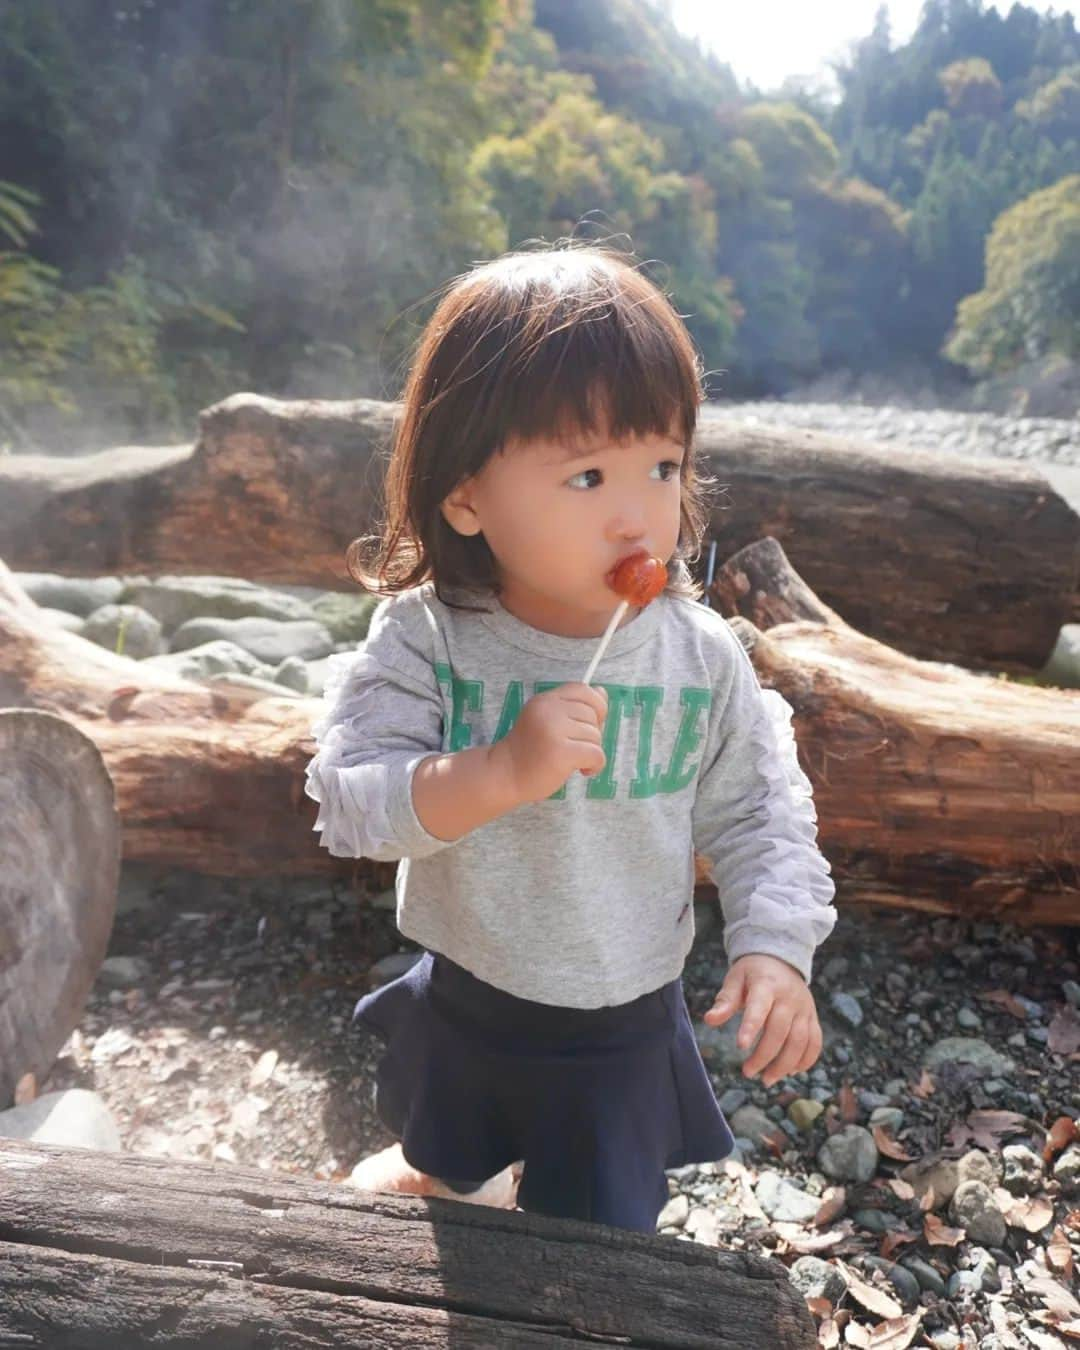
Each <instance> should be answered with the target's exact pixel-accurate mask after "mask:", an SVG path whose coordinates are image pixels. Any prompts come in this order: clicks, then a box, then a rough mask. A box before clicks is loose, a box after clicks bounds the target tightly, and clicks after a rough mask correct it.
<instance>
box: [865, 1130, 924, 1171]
mask: <svg viewBox="0 0 1080 1350" xmlns="http://www.w3.org/2000/svg"><path fill="white" fill-rule="evenodd" d="M870 1133H871V1134H872V1135H873V1136H874V1143H875V1144H877V1148H878V1152H879V1153H883V1154H884V1155H885V1157H886V1158H895V1159H896V1160H897V1162H913V1161H914V1159H913V1157H912V1155H911V1154H910V1153H908V1151H907V1150H906V1149H905V1148H904V1146H903V1144H900V1143H897V1141H896V1140H895V1139H894V1138H893V1136H892V1132H891V1131H890V1130H888V1129H887V1128H886V1127H885V1126H884V1125H871V1127H870Z"/></svg>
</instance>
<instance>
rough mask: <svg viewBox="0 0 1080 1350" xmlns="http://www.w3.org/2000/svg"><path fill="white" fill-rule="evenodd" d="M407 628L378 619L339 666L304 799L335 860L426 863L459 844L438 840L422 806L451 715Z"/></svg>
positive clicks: (335, 662) (333, 667)
mask: <svg viewBox="0 0 1080 1350" xmlns="http://www.w3.org/2000/svg"><path fill="white" fill-rule="evenodd" d="M402 628H403V625H402V624H401V622H400V621H399V617H398V615H396V614H395V615H389V614H388V613H387V611H386V610H385V609H382V611H381V613H380V612H379V611H377V612H376V616H375V617H374V618H373V621H372V625H371V631H370V633H369V636H368V640H367V642H366V643H365V645H364V647H363V648H362V649H361V650H359V651H356V652H345V653H339V654H337V655H334V656H331V657H330V658H329V665H328V676H327V680H326V686H325V692H324V694H323V704H322V711H321V714H320V715H319V716H318V718H317V719H316V720H315V722H314V723H313V724H312V728H311V730H312V734H313V735H314V736H315V740H316V745H317V750H316V753H315V755H314V757H313V758H312V759H311V761H310V763H309V764H308V767H307V770H306V782H305V785H304V791H305V792H306V793H307V795H308V796H309V797H312V798H313V799H314V800H315V801H317V802H318V803H319V814H318V817H317V819H316V821H315V826H314V828H315V830H317V831H320V832H321V838H320V842H321V843H322V846H323V847H324V848H326V849H327V850H328V851H329V852H330V853H331V854H333V855H334V857H339V858H340V857H346V858H350V857H357V858H359V857H364V858H375V859H378V860H380V861H393V860H394V859H398V858H406V857H409V858H420V857H426V856H428V855H429V854H432V853H436V852H438V851H439V850H440V849H442V848H446V847H447V846H448V843H450V842H453V841H447V840H444V839H439V838H437V837H436V836H435V835H433V834H430V833H429V832H428V830H426V829H425V828H424V826H423V825H422V824H421V822H420V820H419V818H418V817H417V815H416V811H415V809H414V807H413V802H412V777H413V772H414V771H415V769H416V766H417V765H418V764H419V763H420V761H421V760H423V759H425V758H427V757H428V756H429V755H432V754H438V753H439V752H440V751H441V750H442V726H443V709H442V702H441V699H440V694H439V686H438V683H437V681H436V678H435V672H434V667H433V663H432V661H431V659H430V656H429V655H428V654H427V653H425V652H424V651H423V650H421V649H420V647H419V646H418V644H417V641H416V638H415V636H412V637H407V636H406V635H404V634H403V632H402Z"/></svg>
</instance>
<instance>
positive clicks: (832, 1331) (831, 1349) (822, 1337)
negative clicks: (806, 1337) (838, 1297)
mask: <svg viewBox="0 0 1080 1350" xmlns="http://www.w3.org/2000/svg"><path fill="white" fill-rule="evenodd" d="M817 1339H818V1345H820V1346H821V1350H836V1347H837V1346H838V1345H839V1344H840V1328H839V1326H837V1323H836V1319H835V1318H834V1317H826V1319H825V1321H824V1322H822V1324H821V1326H820V1327H818V1334H817Z"/></svg>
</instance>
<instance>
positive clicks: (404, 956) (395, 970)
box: [368, 952, 423, 989]
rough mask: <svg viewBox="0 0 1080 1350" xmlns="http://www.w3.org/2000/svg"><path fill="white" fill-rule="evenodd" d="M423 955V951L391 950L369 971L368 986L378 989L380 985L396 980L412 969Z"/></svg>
mask: <svg viewBox="0 0 1080 1350" xmlns="http://www.w3.org/2000/svg"><path fill="white" fill-rule="evenodd" d="M422 955H423V953H422V952H391V953H390V955H389V956H384V957H383V958H382V960H381V961H376V962H375V964H374V965H373V966H372V967H371V969H370V970H369V971H368V986H369V987H370V988H372V989H378V987H379V986H380V985H382V984H389V982H390V981H391V980H396V979H397V978H398V976H400V975H404V974H405V973H406V972H407V971H410V970H412V968H413V966H415V965H416V963H417V961H419V960H420V958H421V956H422Z"/></svg>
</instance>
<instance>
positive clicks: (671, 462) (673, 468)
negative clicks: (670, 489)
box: [649, 459, 682, 483]
mask: <svg viewBox="0 0 1080 1350" xmlns="http://www.w3.org/2000/svg"><path fill="white" fill-rule="evenodd" d="M681 467H682V466H681V465H680V464H679V461H678V460H677V459H662V460H661V461H660V463H659V464H658V465H657V466H656V468H657V469H659V470H660V481H661V482H662V483H669V482H670V481H671V480H672V479H673V478H677V477H678V474H679V469H680V468H681ZM654 472H655V470H654ZM649 476H650V478H651V477H652V474H650V475H649Z"/></svg>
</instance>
